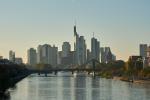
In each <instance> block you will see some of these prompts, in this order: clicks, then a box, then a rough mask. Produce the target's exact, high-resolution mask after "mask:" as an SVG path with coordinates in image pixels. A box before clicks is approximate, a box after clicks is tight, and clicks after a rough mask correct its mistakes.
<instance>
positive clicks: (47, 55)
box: [37, 44, 58, 66]
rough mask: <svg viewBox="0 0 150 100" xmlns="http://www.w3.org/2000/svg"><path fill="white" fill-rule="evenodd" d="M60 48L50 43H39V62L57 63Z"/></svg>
mask: <svg viewBox="0 0 150 100" xmlns="http://www.w3.org/2000/svg"><path fill="white" fill-rule="evenodd" d="M57 53H58V48H57V47H55V46H53V47H52V46H51V45H49V44H44V45H39V46H38V52H37V61H38V63H43V64H50V65H52V66H56V65H57Z"/></svg>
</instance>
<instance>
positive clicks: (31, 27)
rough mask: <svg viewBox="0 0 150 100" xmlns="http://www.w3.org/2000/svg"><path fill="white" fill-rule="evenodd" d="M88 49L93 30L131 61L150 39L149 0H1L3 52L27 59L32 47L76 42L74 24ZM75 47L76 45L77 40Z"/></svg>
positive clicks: (0, 48)
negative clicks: (141, 44) (11, 51)
mask: <svg viewBox="0 0 150 100" xmlns="http://www.w3.org/2000/svg"><path fill="white" fill-rule="evenodd" d="M75 20H76V22H77V31H78V33H79V34H80V35H84V36H85V39H86V43H87V46H88V48H90V39H91V37H92V32H95V36H96V37H97V38H98V39H99V40H100V42H101V46H110V47H111V49H112V52H113V53H114V54H116V56H117V59H123V60H127V58H128V57H129V56H130V55H133V54H134V55H136V54H138V52H139V44H140V43H147V44H149V43H150V0H0V55H3V56H4V57H8V52H9V50H14V51H15V52H16V56H19V57H23V58H24V61H26V55H27V49H28V48H30V47H34V48H37V46H38V45H39V44H44V43H48V44H51V45H53V44H55V45H56V46H58V47H59V50H61V45H62V42H63V41H69V42H70V43H71V44H73V41H74V38H73V25H74V21H75ZM72 50H73V45H72Z"/></svg>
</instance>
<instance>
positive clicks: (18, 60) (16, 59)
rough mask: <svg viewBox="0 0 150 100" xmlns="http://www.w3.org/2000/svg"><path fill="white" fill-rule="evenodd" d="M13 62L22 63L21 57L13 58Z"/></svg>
mask: <svg viewBox="0 0 150 100" xmlns="http://www.w3.org/2000/svg"><path fill="white" fill-rule="evenodd" d="M15 63H16V64H23V60H22V58H19V57H17V58H15Z"/></svg>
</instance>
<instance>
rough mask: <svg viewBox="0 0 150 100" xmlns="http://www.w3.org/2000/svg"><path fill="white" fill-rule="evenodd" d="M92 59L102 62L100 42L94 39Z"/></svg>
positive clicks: (92, 42)
mask: <svg viewBox="0 0 150 100" xmlns="http://www.w3.org/2000/svg"><path fill="white" fill-rule="evenodd" d="M91 57H92V58H93V59H97V60H98V61H99V60H100V42H99V41H97V39H96V38H94V37H93V38H92V39H91Z"/></svg>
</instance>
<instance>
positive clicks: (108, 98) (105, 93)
mask: <svg viewBox="0 0 150 100" xmlns="http://www.w3.org/2000/svg"><path fill="white" fill-rule="evenodd" d="M9 93H10V100H150V84H135V83H133V84H132V83H128V82H122V81H119V80H112V79H104V78H99V77H96V78H93V77H92V76H86V77H85V76H73V75H72V74H71V73H58V74H57V76H55V75H53V74H52V75H51V74H49V75H48V77H44V75H41V76H38V75H31V76H29V77H27V78H25V79H24V80H22V81H21V82H19V83H18V84H17V85H16V87H15V88H13V89H10V90H9Z"/></svg>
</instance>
